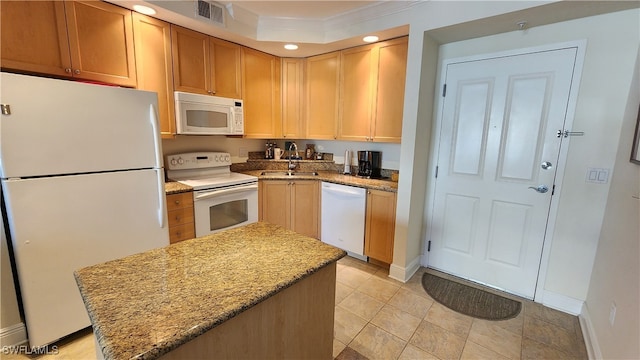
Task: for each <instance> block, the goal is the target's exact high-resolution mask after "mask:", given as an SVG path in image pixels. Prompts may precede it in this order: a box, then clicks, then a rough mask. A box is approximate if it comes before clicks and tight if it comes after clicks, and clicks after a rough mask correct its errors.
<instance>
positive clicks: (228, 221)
mask: <svg viewBox="0 0 640 360" xmlns="http://www.w3.org/2000/svg"><path fill="white" fill-rule="evenodd" d="M166 167H167V177H168V178H169V179H171V180H174V181H177V182H179V183H181V184H184V185H187V186H190V187H192V188H193V206H194V216H195V227H196V236H198V237H199V236H204V235H208V234H213V233H216V232H220V231H223V230H228V229H232V228H234V227H238V226H243V225H247V224H250V223H254V222H256V221H258V178H257V177H255V176H251V175H246V174H240V173H235V172H231V169H230V167H231V155H230V154H229V153H223V152H193V153H184V154H175V155H169V156H167V162H166Z"/></svg>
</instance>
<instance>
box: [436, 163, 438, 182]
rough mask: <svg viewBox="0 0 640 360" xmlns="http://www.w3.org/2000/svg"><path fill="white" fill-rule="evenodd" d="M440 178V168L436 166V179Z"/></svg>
mask: <svg viewBox="0 0 640 360" xmlns="http://www.w3.org/2000/svg"><path fill="white" fill-rule="evenodd" d="M437 178H438V167H437V166H436V179H437Z"/></svg>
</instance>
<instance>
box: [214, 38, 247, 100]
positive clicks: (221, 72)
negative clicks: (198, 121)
mask: <svg viewBox="0 0 640 360" xmlns="http://www.w3.org/2000/svg"><path fill="white" fill-rule="evenodd" d="M209 48H210V53H209V58H210V59H211V68H210V69H211V70H210V71H211V83H212V85H211V91H213V93H214V94H215V95H216V96H223V97H228V98H232V99H241V98H242V47H241V46H240V45H238V44H234V43H231V42H228V41H224V40H220V39H216V38H213V37H211V38H209Z"/></svg>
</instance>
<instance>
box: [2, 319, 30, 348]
mask: <svg viewBox="0 0 640 360" xmlns="http://www.w3.org/2000/svg"><path fill="white" fill-rule="evenodd" d="M26 342H27V328H26V327H25V326H24V323H17V324H15V325H11V326H9V327H6V328H2V329H0V346H17V345H21V344H24V343H26Z"/></svg>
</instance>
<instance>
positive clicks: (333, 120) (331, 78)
mask: <svg viewBox="0 0 640 360" xmlns="http://www.w3.org/2000/svg"><path fill="white" fill-rule="evenodd" d="M306 67H307V68H306V78H305V83H306V86H305V90H306V96H305V98H306V101H305V123H306V124H305V127H306V133H307V136H306V138H307V139H330V140H334V139H336V138H337V135H338V133H337V130H338V103H339V95H340V94H339V86H338V85H339V79H340V77H339V75H340V73H339V71H340V52H332V53H328V54H324V55H318V56H312V57H309V58H307V64H306Z"/></svg>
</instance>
